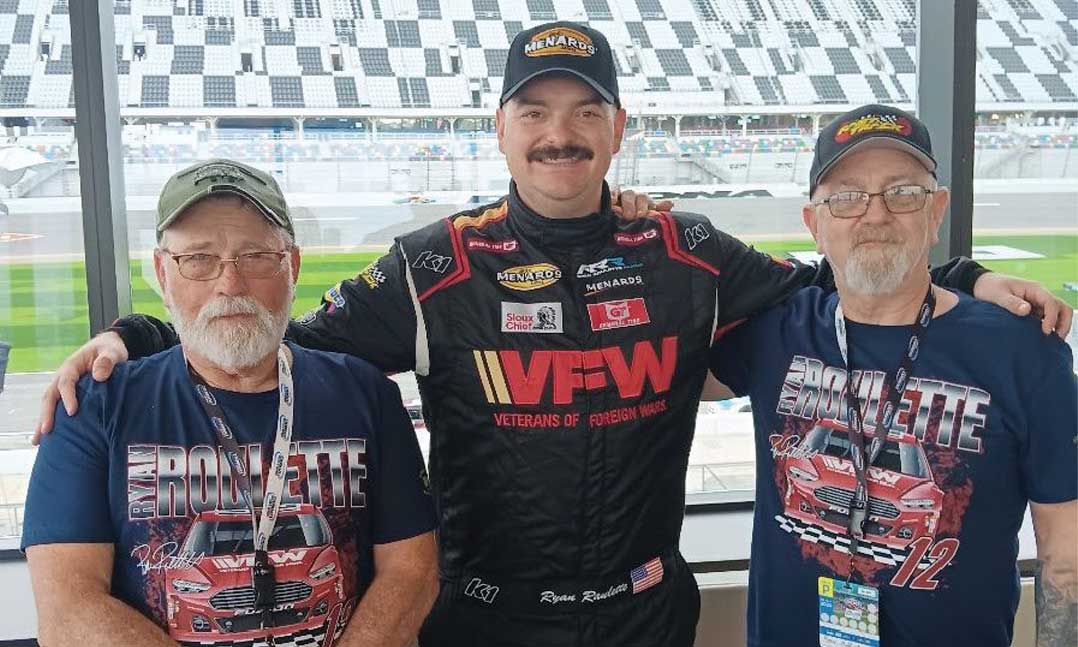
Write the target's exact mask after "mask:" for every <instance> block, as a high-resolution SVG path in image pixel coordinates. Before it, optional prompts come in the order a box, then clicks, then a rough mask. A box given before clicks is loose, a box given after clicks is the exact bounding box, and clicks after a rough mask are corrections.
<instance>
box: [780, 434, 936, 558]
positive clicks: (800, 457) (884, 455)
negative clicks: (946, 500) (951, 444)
mask: <svg viewBox="0 0 1078 647" xmlns="http://www.w3.org/2000/svg"><path fill="white" fill-rule="evenodd" d="M852 447H853V445H852V444H851V443H850V437H849V431H848V430H847V428H846V426H845V425H844V424H842V423H839V422H835V421H820V422H819V423H818V424H817V425H816V426H815V427H814V428H813V429H812V431H810V432H809V433H808V434H807V435H806V436H805V437H804V439H803V440H802V441H801V443H800V447H798V448H797V450H796V451H793V452H789V453H787V455H786V456H785V458H783V459H782V462H780V464H779V466H780V468H782V469H784V470H785V472H786V483H787V487H786V496H785V500H784V505H785V515H786V517H788V518H791V519H793V520H796V521H799V522H801V523H803V524H807V525H809V526H816V527H819V528H822V529H823V530H825V531H828V532H830V533H835V534H837V535H844V534H846V533H847V529H848V527H849V505H850V501H851V499H852V498H853V492H854V488H855V486H856V483H857V481H856V476H855V475H854V468H853V463H852V458H851V450H852ZM867 476H868V492H869V504H868V515H867V518H866V521H865V525H864V529H865V539H866V540H867V541H869V542H874V543H876V544H882V545H884V546H886V547H888V548H892V549H897V550H900V551H904V550H905V549H906V548H907V547H909V545H910V544H911V543H913V542H914V541H916V540H917V539H919V538H921V537H929V538H931V537H933V536H934V535H935V532H936V527H937V525H938V523H939V519H940V514H941V512H942V508H943V491H942V490H941V489H940V488H939V487H937V486H936V484H935V482H934V481H933V479H932V471H931V468H930V467H929V462H928V458H927V457H926V456H925V451H924V448H923V447H922V446H921V443H920V441H918V440H917V438H916V437H915V436H913V435H911V434H902V435H889V436H887V438H886V440H885V441H884V444H883V448H882V449H881V451H880V454H879V456H878V457H877V459H876V462H875V463H873V465H872V466H871V467H870V468H869V469H868V474H867Z"/></svg>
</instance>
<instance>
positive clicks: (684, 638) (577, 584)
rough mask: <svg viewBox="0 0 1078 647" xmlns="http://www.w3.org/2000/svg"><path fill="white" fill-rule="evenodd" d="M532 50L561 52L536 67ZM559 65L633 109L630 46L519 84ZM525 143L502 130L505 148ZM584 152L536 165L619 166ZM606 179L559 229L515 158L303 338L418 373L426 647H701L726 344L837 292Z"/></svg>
mask: <svg viewBox="0 0 1078 647" xmlns="http://www.w3.org/2000/svg"><path fill="white" fill-rule="evenodd" d="M527 48H530V51H532V52H535V51H543V48H549V49H552V50H556V51H553V52H552V53H548V54H545V55H543V56H542V58H536V59H535V60H530V61H524V63H526V64H527V65H534V66H536V67H534V68H528V69H523V70H521V69H520V66H518V65H516V64H515V63H514V61H517V59H518V58H519V57H520V56H522V55H523V56H527V53H526V52H527V51H529V50H528V49H527ZM568 49H577V50H579V51H584V52H591V54H590V55H589V56H588V57H585V56H582V55H579V54H576V53H572V52H569V53H559V52H561V51H562V50H568ZM518 62H519V61H518ZM548 72H558V73H562V74H569V75H572V79H571V80H570V79H567V78H559V79H557V80H558V81H559V82H564V83H575V84H576V85H577V86H579V87H578V88H576V90H581V88H582V90H581V91H583V92H586V93H591V94H597V96H596V97H595V98H594V99H593V100H590V103H589V100H584V101H581V102H579V103H581V105H585V104H587V105H591V104H594V103H598V102H602V101H606V102H608V103H610V104H613V106H614V107H615V108H616V107H617V106H618V104H617V85H616V77H615V75H614V65H613V60H612V59H611V58H610V51H609V46H608V44H607V43H606V40H605V38H603V37H602V35H601V34H599V33H598V32H596V31H594V30H592V29H590V28H588V27H584V26H581V25H574V24H572V23H554V24H548V25H542V26H540V27H536V28H534V29H532V30H529V31H526V32H522V33H521V34H520V35H519V36H518V37H517V39H516V40H514V43H513V45H512V49H511V52H510V62H509V64H508V66H507V72H506V76H507V78H506V82H505V86H504V87H505V88H506V93H507V94H508V95H510V96H511V95H512V94H513V93H514V92H516V91H519V90H520V88H521V87H524V86H526V85H527V84H529V83H534V82H535V80H536V79H539V77H540V76H541V75H544V74H546V73H548ZM521 78H523V81H520V79H521ZM543 78H546V77H543ZM540 80H541V79H540ZM516 81H519V82H518V83H514V82H516ZM563 90H564V88H563ZM576 90H574V89H573V88H568V90H566V91H568V92H570V94H571V93H572V92H575V91H576ZM557 96H561V97H562V98H564V96H563V94H558V95H557ZM506 100H507V98H506V97H504V96H503V103H504V102H505V101H506ZM551 100H556V99H551ZM522 101H523V102H526V103H529V104H531V103H535V104H542V103H543V102H544V101H545V100H544V99H543V98H542V97H534V96H526V97H525V98H524V99H523V100H522ZM547 110H550V111H551V112H553V108H551V107H550V106H549V105H546V107H542V106H540V107H537V108H536V109H535V110H534V112H536V113H544V111H547ZM573 110H574V112H572V114H573V115H578V114H579V115H580V118H581V119H591V118H592V117H591V115H590V112H588V113H587V114H585V113H581V112H580V110H585V109H578V108H574V109H573ZM586 110H587V111H593V110H596V109H595V108H593V107H589V108H586ZM499 112H501V111H499ZM518 112H519V111H518ZM519 114H521V115H522V116H521V118H522V119H525V120H541V119H544V118H545V117H544V116H543V114H538V115H532V114H531V113H530V112H520V113H519ZM544 114H545V113H544ZM618 114H619V115H623V114H624V112H623V111H620V110H618ZM551 118H553V117H551ZM558 118H559V119H560V118H561V117H558ZM574 118H575V117H574ZM499 119H501V117H499ZM621 124H622V125H623V124H624V121H622V122H621ZM508 128H510V129H512V128H521V129H523V128H524V126H519V125H510V126H508ZM518 132H519V131H514V132H512V133H510V132H505V133H503V132H502V131H501V130H500V131H499V140H500V142H502V144H503V146H504V148H503V150H506V149H508V148H509V146H510V142H509V141H508V140H509V139H510V138H511V137H515V136H517V134H518ZM581 132H583V131H581ZM615 135H616V139H617V140H620V135H621V131H620V128H619V129H618V130H617V132H616V133H615ZM581 136H584V135H581ZM543 141H546V140H543ZM562 144H563V145H561V146H560V148H556V149H554V150H553V151H546V152H544V153H543V154H542V155H539V156H538V157H537V158H536V159H539V158H542V160H540V161H543V160H546V158H550V160H553V161H552V163H551V165H552V166H554V162H558V163H560V162H559V160H570V161H572V160H576V161H581V160H583V161H587V160H590V159H592V158H591V157H588V154H591V155H594V156H598V155H599V153H601V151H597V150H595V147H590V148H589V147H586V146H585V147H583V148H582V147H580V146H576V147H574V146H573V145H572V144H573V143H572V142H569V143H565V142H562ZM542 150H545V149H542ZM614 151H615V152H616V146H615V148H614ZM528 155H529V156H530V155H532V152H529V153H528ZM537 155H538V154H537ZM507 156H508V157H511V156H510V155H509V154H508V153H507ZM544 156H545V157H544ZM530 159H531V158H530V157H529V160H530ZM573 164H576V162H572V163H570V164H567V165H568V166H570V167H571V168H578V167H579V168H582V169H583V170H587V169H589V168H591V167H590V166H587V165H586V164H584V163H583V162H581V164H579V165H577V166H573ZM595 166H596V167H597V170H598V176H597V178H598V179H597V180H595V182H594V186H593V187H591V188H593V189H595V190H596V191H595V193H596V195H597V196H598V199H597V200H596V201H595V202H594V203H593V204H592V206H591V207H589V208H588V209H587V210H581V211H578V212H577V213H576V216H577V217H562V218H557V219H555V218H551V217H547V216H545V215H541V214H539V213H536V212H535V211H533V210H532V208H530V206H529V205H532V203H531V199H530V198H529V202H528V204H525V201H524V200H523V199H522V197H521V193H522V187H523V186H524V185H525V183H527V184H528V186H529V190H533V189H534V186H533V185H532V184H531V183H532V181H533V179H534V178H533V177H531V176H530V172H517V171H516V170H514V162H513V161H512V159H511V160H510V168H511V170H514V178H515V181H514V182H513V183H511V185H510V191H509V195H508V196H507V197H505V198H503V199H502V200H499V201H498V202H495V203H492V204H489V205H486V206H483V207H479V208H477V209H473V210H470V211H465V212H462V213H458V214H456V215H453V216H450V217H449V218H447V219H445V220H443V221H439V222H436V223H434V224H431V225H429V226H427V227H424V228H422V229H420V230H418V231H414V232H412V233H409V234H406V235H404V236H401V237H400V238H398V239H397V240H396V241H395V243H394V245H393V247H392V249H391V251H390V252H389V253H388V254H387V255H386V256H384V257H382V258H381V259H379V260H378V261H376V262H375V263H373V264H371V265H370V266H369V267H367V268H366V269H365V270H364V271H363V272H362V273H360V274H359V275H358V276H357V277H356V278H355V279H353V280H348V281H344V282H343V283H341V284H338V286H336V287H334V288H332V289H330V290H329V291H328V292H327V293H326V294H325V297H324V299H323V303H322V307H321V308H320V309H318V310H316V311H313V312H311V313H309V314H308V315H306V316H305V317H303V318H301V319H300V320H299V321H297V322H293V323H292V324H290V326H289V329H288V336H289V337H290V338H291V339H293V340H295V341H297V342H298V343H300V344H302V345H304V346H307V347H311V348H318V349H328V350H336V351H341V352H345V353H350V354H354V355H357V356H360V357H362V358H364V359H366V360H368V361H371V362H372V363H374V364H375V365H377V366H378V367H379V368H381V369H383V370H385V371H387V372H401V371H413V370H414V371H415V373H416V376H417V379H418V383H419V387H420V391H421V394H422V397H423V403H424V417H425V419H426V421H427V426H428V428H429V429H430V432H431V447H430V462H431V464H430V476H431V488H432V493H433V495H434V498H435V505H436V509H437V514H438V518H439V532H438V540H439V550H440V575H441V579H442V589H441V593H440V596H439V599H438V601H437V602H436V604H435V607H434V610H433V611H432V613H431V615H430V617H429V618H428V620H427V623H426V625H425V628H424V630H423V632H422V633H421V635H420V643H421V645H423V646H424V647H430V646H435V647H450V646H451V647H468V646H473V645H474V646H476V647H514V646H542V647H578V646H580V647H597V646H604V647H690V646H691V645H692V643H693V639H694V634H695V628H696V622H697V617H698V614H699V593H698V590H697V586H696V582H695V580H694V578H693V576H692V574H691V572H690V571H689V568H688V566H687V564H686V563H685V561H684V560H683V558H682V557H681V555H680V553H679V551H678V541H679V536H680V531H681V522H682V517H683V510H684V505H685V501H684V497H685V471H686V464H687V461H688V456H689V448H690V445H691V444H692V438H693V428H694V424H695V419H696V410H697V405H698V400H699V397H700V393H701V388H702V385H703V383H704V378H705V376H706V374H707V361H708V360H707V358H708V353H707V351H708V349H709V347H710V346H711V343H712V340H713V338H714V337H715V335H716V331H719V330H721V329H722V328H723V327H725V326H728V325H731V324H733V323H734V322H737V321H739V320H741V319H742V318H744V317H747V316H749V315H750V314H752V313H754V312H757V311H759V310H761V309H762V308H765V307H767V306H768V305H771V304H774V303H776V302H777V301H779V300H781V299H783V298H784V297H785V296H787V295H789V294H791V293H792V292H793V291H795V290H797V289H799V288H800V287H803V286H805V285H807V284H809V283H812V282H813V281H816V282H819V283H829V282H830V281H829V278H828V276H829V274H828V272H827V271H826V270H824V271H821V272H820V273H819V275H817V273H816V271H815V270H814V269H811V268H807V267H804V266H795V265H791V264H788V263H783V262H776V261H775V260H773V259H772V258H771V257H769V256H766V255H764V254H760V253H757V252H755V251H753V250H752V249H750V248H748V247H746V246H745V245H744V244H742V243H741V242H739V241H738V240H736V239H734V238H732V237H730V236H728V235H726V234H723V233H722V232H720V231H718V230H716V229H715V228H714V226H713V225H712V224H711V223H710V222H709V221H708V220H707V219H706V218H704V217H702V216H696V215H691V214H677V213H663V212H653V213H652V214H651V215H650V216H649V217H648V218H644V219H639V220H635V221H632V222H627V221H623V220H619V219H618V218H617V217H616V215H615V214H614V213H613V211H612V209H611V204H610V194H609V191H608V190H607V187H606V185H605V182H602V176H603V175H605V173H606V170H607V167H608V166H609V156H607V157H606V158H605V164H598V165H595ZM539 172H546V171H545V170H544V171H536V173H539ZM518 183H519V185H518ZM569 183H571V181H570V180H566V184H569ZM559 186H560V185H559ZM551 190H554V189H551ZM533 193H534V191H533ZM532 206H534V205H532ZM589 211H590V212H591V213H590V214H589V215H583V214H588V213H589ZM944 272H946V274H944ZM978 276H979V268H978V266H977V265H976V264H973V263H970V262H960V263H955V264H952V265H951V266H949V267H947V268H943V269H942V270H940V271H937V272H936V274H935V277H936V279H937V281H939V280H943V281H944V282H945V283H948V284H951V285H954V286H956V287H960V288H962V289H964V290H966V291H972V284H973V283H974V281H975V280H976V279H977V277H978ZM540 313H542V314H540ZM114 330H116V331H117V332H119V333H120V335H121V337H122V338H123V340H124V342H125V343H126V345H127V349H128V352H129V354H130V356H131V357H137V356H141V355H144V354H147V353H150V352H155V351H158V350H161V349H162V348H164V347H165V346H167V345H169V344H172V343H175V336H174V333H173V332H172V330H171V328H170V327H168V326H166V325H164V324H162V323H161V322H158V321H156V320H154V319H152V318H148V317H142V316H137V315H136V316H131V317H127V318H125V319H122V320H121V321H120V322H118V325H117V326H116V327H115V328H114ZM327 422H329V421H328V420H327ZM387 495H388V496H392V493H387Z"/></svg>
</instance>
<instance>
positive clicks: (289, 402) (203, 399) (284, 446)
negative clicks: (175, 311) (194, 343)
mask: <svg viewBox="0 0 1078 647" xmlns="http://www.w3.org/2000/svg"><path fill="white" fill-rule="evenodd" d="M187 372H188V373H189V374H190V376H191V381H192V382H193V383H194V386H195V394H196V395H197V396H198V401H199V402H200V403H202V408H203V410H205V412H206V416H207V417H208V418H209V421H210V427H212V428H213V431H214V433H215V434H217V440H218V441H219V442H220V443H221V446H222V447H223V448H224V452H225V457H226V458H227V459H228V464H229V465H231V466H232V474H233V475H234V476H235V478H236V484H237V486H238V488H239V491H240V495H241V496H242V497H243V500H244V502H246V503H247V509H248V510H249V511H250V512H251V527H252V532H253V534H252V535H251V543H252V546H253V547H254V560H253V562H252V565H251V587H252V588H253V589H254V594H255V600H254V606H255V608H256V609H259V610H261V611H262V627H263V628H266V627H272V626H273V606H274V597H275V593H276V591H275V588H276V585H275V581H274V577H273V564H272V563H270V560H269V551H268V546H269V538H270V535H272V534H273V527H274V526H275V525H276V523H277V513H278V512H279V510H280V504H281V496H282V494H283V492H284V481H285V472H286V471H287V463H288V449H289V445H290V444H291V440H292V413H293V397H294V396H293V392H292V371H291V369H290V368H289V366H288V356H287V354H286V353H285V347H284V346H283V345H282V346H281V347H280V348H279V349H278V350H277V388H278V390H279V391H280V402H279V404H278V416H277V421H276V427H277V429H276V430H275V438H276V439H275V440H274V444H273V461H272V462H271V463H270V465H271V466H272V471H271V472H270V476H269V480H268V482H267V483H266V493H265V497H264V498H263V501H262V519H261V520H259V518H258V512H257V511H256V509H255V501H254V495H253V493H252V490H251V475H250V474H249V472H248V467H247V466H245V465H244V464H243V460H242V459H241V458H240V448H239V445H238V444H237V443H236V437H235V435H234V434H233V432H232V426H231V425H229V423H228V417H227V416H226V415H225V412H224V409H222V408H221V406H220V405H219V404H217V398H215V397H214V396H213V393H212V392H210V386H209V384H207V383H206V380H205V379H203V378H202V376H201V375H199V374H198V372H197V371H195V369H194V367H192V366H191V364H190V363H188V364H187ZM249 467H250V469H258V470H261V469H262V466H261V465H250V466H249ZM271 644H272V642H271Z"/></svg>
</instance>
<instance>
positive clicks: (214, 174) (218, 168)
mask: <svg viewBox="0 0 1078 647" xmlns="http://www.w3.org/2000/svg"><path fill="white" fill-rule="evenodd" d="M211 178H214V179H216V178H221V179H226V180H230V181H233V182H242V181H243V180H244V179H245V178H244V175H243V174H242V173H241V172H240V171H239V170H238V169H237V168H236V167H234V166H231V165H229V164H208V165H206V166H203V167H202V168H200V169H198V172H197V173H195V179H194V183H195V184H198V183H199V182H201V181H202V180H206V179H211Z"/></svg>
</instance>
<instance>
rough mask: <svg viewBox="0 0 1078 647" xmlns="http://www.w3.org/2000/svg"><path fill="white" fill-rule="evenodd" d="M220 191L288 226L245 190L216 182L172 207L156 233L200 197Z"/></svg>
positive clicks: (169, 224)
mask: <svg viewBox="0 0 1078 647" xmlns="http://www.w3.org/2000/svg"><path fill="white" fill-rule="evenodd" d="M222 193H231V194H233V195H238V196H240V197H241V198H245V199H246V200H247V201H248V202H250V203H251V204H253V205H254V206H255V207H257V208H258V210H259V211H260V212H261V213H262V216H263V217H264V218H265V219H266V220H269V221H270V222H271V223H273V224H275V225H277V226H278V227H286V228H287V227H288V225H287V224H286V223H283V222H281V221H280V219H279V218H278V217H277V216H276V215H274V213H273V211H272V210H271V209H270V208H269V207H267V206H266V205H264V204H262V201H261V200H259V199H258V198H256V197H254V196H253V195H251V194H250V193H247V192H246V191H244V190H242V189H239V188H237V187H234V186H228V187H224V186H221V185H220V184H218V185H216V186H214V185H210V186H208V187H206V190H204V191H201V192H199V193H196V194H195V195H193V196H191V197H190V198H188V199H187V200H185V201H184V202H183V203H181V204H180V205H179V206H178V207H176V208H175V209H173V210H172V213H170V214H168V217H166V218H165V219H164V220H162V221H161V223H160V224H159V225H157V233H158V234H160V233H161V232H163V231H164V230H165V229H168V227H169V226H171V225H172V223H174V222H176V219H177V218H179V217H180V214H182V213H183V212H184V211H186V210H187V208H188V207H190V206H191V205H193V204H194V203H196V202H198V201H199V200H201V199H203V198H205V197H208V196H211V195H220V194H222Z"/></svg>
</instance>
